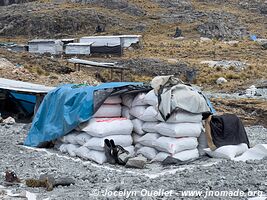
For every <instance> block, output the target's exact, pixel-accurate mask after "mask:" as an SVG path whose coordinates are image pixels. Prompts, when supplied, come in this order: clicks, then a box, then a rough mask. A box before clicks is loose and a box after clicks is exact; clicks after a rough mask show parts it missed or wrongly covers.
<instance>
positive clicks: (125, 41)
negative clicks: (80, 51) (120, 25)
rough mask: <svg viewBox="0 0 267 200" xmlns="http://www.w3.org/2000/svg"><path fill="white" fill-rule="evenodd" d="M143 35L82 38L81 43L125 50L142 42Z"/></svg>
mask: <svg viewBox="0 0 267 200" xmlns="http://www.w3.org/2000/svg"><path fill="white" fill-rule="evenodd" d="M141 37H142V36H141V35H111V36H88V37H82V38H80V43H85V42H92V43H93V44H92V46H93V47H94V46H97V47H99V46H118V45H121V46H122V47H123V48H125V47H129V46H131V45H132V44H135V43H138V42H140V39H141Z"/></svg>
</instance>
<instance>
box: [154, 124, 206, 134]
mask: <svg viewBox="0 0 267 200" xmlns="http://www.w3.org/2000/svg"><path fill="white" fill-rule="evenodd" d="M156 129H157V132H158V133H160V134H161V135H165V136H169V137H198V136H199V135H200V133H201V130H202V123H177V124H171V123H165V122H161V123H159V124H158V125H157V126H156Z"/></svg>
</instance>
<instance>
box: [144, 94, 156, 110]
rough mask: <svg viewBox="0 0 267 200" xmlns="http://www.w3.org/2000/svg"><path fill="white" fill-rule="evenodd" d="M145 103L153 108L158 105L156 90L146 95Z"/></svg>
mask: <svg viewBox="0 0 267 200" xmlns="http://www.w3.org/2000/svg"><path fill="white" fill-rule="evenodd" d="M144 102H145V103H146V104H148V105H151V106H157V105H158V97H157V96H156V94H155V92H154V90H151V91H150V92H148V93H147V94H146V95H145V98H144Z"/></svg>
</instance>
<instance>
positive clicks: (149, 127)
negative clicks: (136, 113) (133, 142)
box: [142, 122, 158, 133]
mask: <svg viewBox="0 0 267 200" xmlns="http://www.w3.org/2000/svg"><path fill="white" fill-rule="evenodd" d="M157 124H158V122H145V123H144V124H143V126H142V128H143V131H145V132H148V133H156V132H157V129H156V125H157Z"/></svg>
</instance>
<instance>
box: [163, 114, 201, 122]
mask: <svg viewBox="0 0 267 200" xmlns="http://www.w3.org/2000/svg"><path fill="white" fill-rule="evenodd" d="M158 120H160V121H164V120H163V119H162V118H161V117H159V118H158ZM201 121H202V114H193V113H190V112H186V111H175V112H174V113H172V114H171V116H170V117H169V119H168V120H167V121H166V122H168V123H200V122H201Z"/></svg>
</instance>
